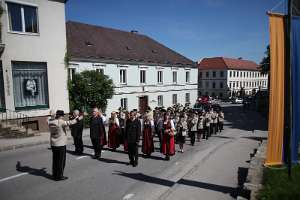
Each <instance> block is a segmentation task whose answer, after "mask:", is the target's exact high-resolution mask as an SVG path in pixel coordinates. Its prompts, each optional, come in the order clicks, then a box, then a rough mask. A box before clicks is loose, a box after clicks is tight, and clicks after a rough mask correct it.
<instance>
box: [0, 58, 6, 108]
mask: <svg viewBox="0 0 300 200" xmlns="http://www.w3.org/2000/svg"><path fill="white" fill-rule="evenodd" d="M3 108H5V96H4V81H3V71H2V62H0V112H1V110H2V109H3Z"/></svg>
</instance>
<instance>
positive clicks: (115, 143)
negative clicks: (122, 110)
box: [108, 112, 120, 151]
mask: <svg viewBox="0 0 300 200" xmlns="http://www.w3.org/2000/svg"><path fill="white" fill-rule="evenodd" d="M108 123H109V124H108V148H110V149H112V150H113V151H115V150H116V149H117V148H118V147H119V146H120V145H119V132H120V124H119V119H118V117H117V114H116V112H112V113H111V117H110V119H109V122H108Z"/></svg>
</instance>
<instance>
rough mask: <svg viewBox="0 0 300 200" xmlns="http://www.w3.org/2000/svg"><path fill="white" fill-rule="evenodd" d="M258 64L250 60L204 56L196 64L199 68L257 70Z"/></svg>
mask: <svg viewBox="0 0 300 200" xmlns="http://www.w3.org/2000/svg"><path fill="white" fill-rule="evenodd" d="M258 67H259V66H258V65H257V64H256V63H255V62H253V61H250V60H242V59H234V58H224V57H214V58H204V59H202V60H201V62H200V63H199V64H198V68H199V69H236V70H258Z"/></svg>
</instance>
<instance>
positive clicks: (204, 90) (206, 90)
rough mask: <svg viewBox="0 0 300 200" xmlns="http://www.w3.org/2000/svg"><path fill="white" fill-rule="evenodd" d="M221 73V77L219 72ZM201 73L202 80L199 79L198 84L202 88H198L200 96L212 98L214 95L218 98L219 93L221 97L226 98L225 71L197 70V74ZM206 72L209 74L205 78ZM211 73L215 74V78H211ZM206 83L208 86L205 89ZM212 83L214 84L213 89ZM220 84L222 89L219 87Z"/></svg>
mask: <svg viewBox="0 0 300 200" xmlns="http://www.w3.org/2000/svg"><path fill="white" fill-rule="evenodd" d="M221 71H222V72H223V77H221V76H220V72H221ZM200 72H202V78H200V77H199V83H200V82H202V87H200V86H199V91H200V92H201V95H205V94H206V93H208V95H210V96H212V94H213V93H214V94H215V95H216V96H219V97H220V93H222V94H223V97H226V94H227V70H226V69H214V70H199V73H200ZM206 72H209V77H206ZM213 72H216V77H213ZM206 82H208V83H209V86H208V87H206ZM213 83H215V84H216V86H215V88H213ZM220 83H223V88H221V87H220Z"/></svg>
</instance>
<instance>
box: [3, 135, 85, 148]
mask: <svg viewBox="0 0 300 200" xmlns="http://www.w3.org/2000/svg"><path fill="white" fill-rule="evenodd" d="M86 137H89V134H86V135H83V136H82V138H86ZM67 140H68V141H69V140H73V138H72V136H68V139H67ZM49 143H50V141H49V139H47V140H40V141H36V142H29V143H25V144H16V145H10V146H4V147H0V152H4V151H10V150H16V149H20V148H25V147H32V146H37V145H41V144H49Z"/></svg>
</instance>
